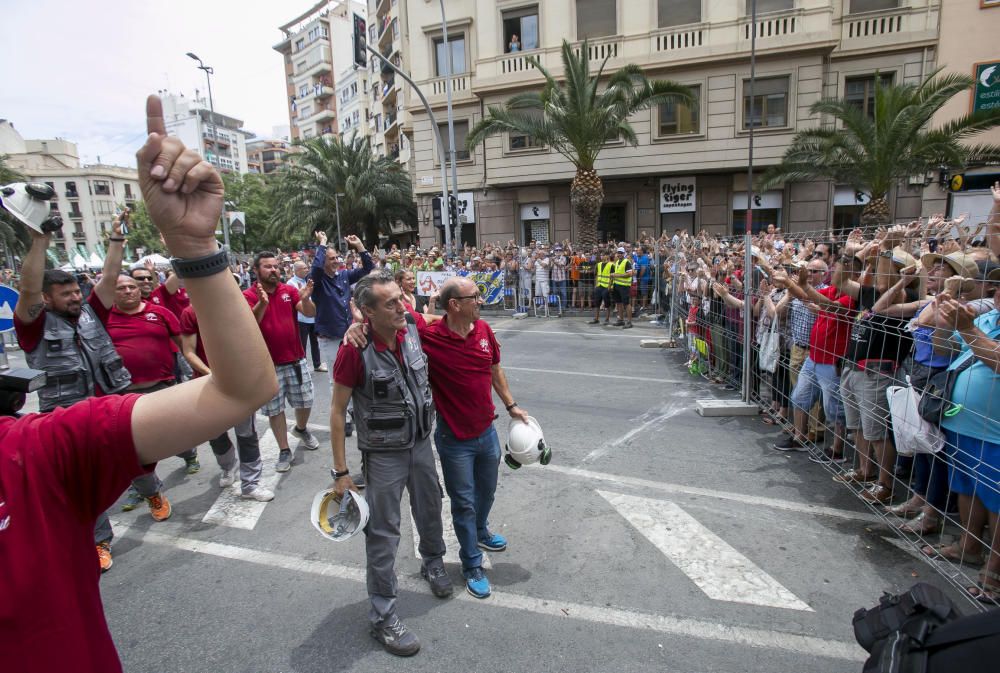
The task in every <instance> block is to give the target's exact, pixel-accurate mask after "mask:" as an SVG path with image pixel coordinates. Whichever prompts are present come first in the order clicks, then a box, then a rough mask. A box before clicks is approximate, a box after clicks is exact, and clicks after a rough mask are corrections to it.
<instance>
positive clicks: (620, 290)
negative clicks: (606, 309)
mask: <svg viewBox="0 0 1000 673" xmlns="http://www.w3.org/2000/svg"><path fill="white" fill-rule="evenodd" d="M631 291H632V286H631V285H615V286H614V287H613V288H611V298H612V299H613V300H614V302H615V303H616V304H627V303H629V293H630V292H631Z"/></svg>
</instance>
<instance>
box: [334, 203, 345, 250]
mask: <svg viewBox="0 0 1000 673" xmlns="http://www.w3.org/2000/svg"><path fill="white" fill-rule="evenodd" d="M340 197H341V195H340V194H334V195H333V201H334V203H335V204H336V207H337V250H340V242H341V241H343V240H344V238H343V235H342V234H341V233H340Z"/></svg>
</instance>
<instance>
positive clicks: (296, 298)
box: [243, 252, 319, 472]
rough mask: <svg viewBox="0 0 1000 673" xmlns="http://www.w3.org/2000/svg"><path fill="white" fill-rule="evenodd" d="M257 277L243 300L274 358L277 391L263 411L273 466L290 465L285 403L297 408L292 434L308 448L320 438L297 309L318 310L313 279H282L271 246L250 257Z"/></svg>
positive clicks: (285, 467)
mask: <svg viewBox="0 0 1000 673" xmlns="http://www.w3.org/2000/svg"><path fill="white" fill-rule="evenodd" d="M254 271H256V273H257V283H256V285H254V286H253V287H251V288H250V289H248V290H245V291H244V292H243V296H244V297H246V300H247V303H249V304H250V307H251V308H252V309H253V315H254V317H255V318H256V319H257V324H258V325H259V326H260V331H261V334H263V335H264V343H266V344H267V350H268V351H269V352H270V353H271V359H272V360H274V369H275V372H277V374H278V394H277V395H275V396H274V399H272V400H271V401H270V402H268V403H267V404H266V405H265V406H264V408H263V409H261V413H263V414H264V415H265V416H267V420H268V422H269V423H270V424H271V432H273V433H274V438H275V439H276V440H277V441H278V449H279V450H278V462H277V464H275V466H274V469H275V471H276V472H288V470H290V469H291V468H292V450H291V449H290V448H289V447H288V422H287V421H286V420H285V403H286V402H287V403H288V404H289V405H290V406H291V407H292V408H293V409H294V410H295V427H294V428H292V434H293V435H295V436H296V437H298V438H299V439H301V440H302V444H303V445H304V446H305V447H306V448H307V449H309V450H310V451H315V450H316V449H318V448H319V441H318V440H317V439H316V438H315V437H313V434H312V433H311V432H309V428H308V426H307V424H308V423H309V414H310V413H311V412H312V403H313V384H312V374H311V370H310V368H309V367H307V366H306V365H305V362H306V360H305V357H306V353H305V351H304V350H303V349H302V341H301V340H300V339H299V326H298V319H297V314H298V313H301V314H302V315H304V316H307V317H311V316H315V315H316V305H315V304H313V302H312V299H311V295H312V288H313V284H312V280H310V281H309V282H307V283H306V285H305V287H303V288H302V289H301V290H297V289H296V288H294V287H292V286H291V285H288V284H286V283H282V282H281V271H280V266H279V264H278V258H277V256H276V255H275V254H274V253H273V252H261V253H258V254H257V257H256V258H255V259H254Z"/></svg>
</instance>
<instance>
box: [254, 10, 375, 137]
mask: <svg viewBox="0 0 1000 673" xmlns="http://www.w3.org/2000/svg"><path fill="white" fill-rule="evenodd" d="M365 12H366V7H365V5H364V4H363V3H360V2H356V1H354V0H344V1H341V2H338V1H328V0H323V1H322V2H319V3H317V4H315V5H313V6H312V7H310V8H309V9H308V10H307V11H306V12H304V13H303V14H300V15H299V16H297V17H295V18H294V19H292V20H291V21H289V22H288V23H286V24H285V25H283V26H281V32H282V34H283V36H284V37H283V39H282V40H281V42H279V43H278V44H276V45H274V49H275V51H277V52H279V53H280V54H282V56H284V59H285V88H286V91H285V94H286V95H287V97H288V119H289V123H290V125H291V138H292V140H293V141H295V140H308V139H309V138H316V137H320V136H323V135H326V134H333V133H338V132H339V130H340V129H339V128H338V122H339V121H340V120H339V115H338V109H337V95H336V94H337V82H336V81H335V79H334V76H335V74H337V73H338V72H340V71H341V70H342V69H343V68H345V67H347V65H349V64H350V63H352V61H353V57H352V35H353V32H352V31H353V24H352V21H351V15H352V14H359V15H360V16H364V15H365Z"/></svg>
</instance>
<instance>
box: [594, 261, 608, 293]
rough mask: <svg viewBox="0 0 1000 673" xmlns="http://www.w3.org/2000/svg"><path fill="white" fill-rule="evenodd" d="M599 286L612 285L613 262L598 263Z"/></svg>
mask: <svg viewBox="0 0 1000 673" xmlns="http://www.w3.org/2000/svg"><path fill="white" fill-rule="evenodd" d="M597 287H611V262H598V263H597Z"/></svg>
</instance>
